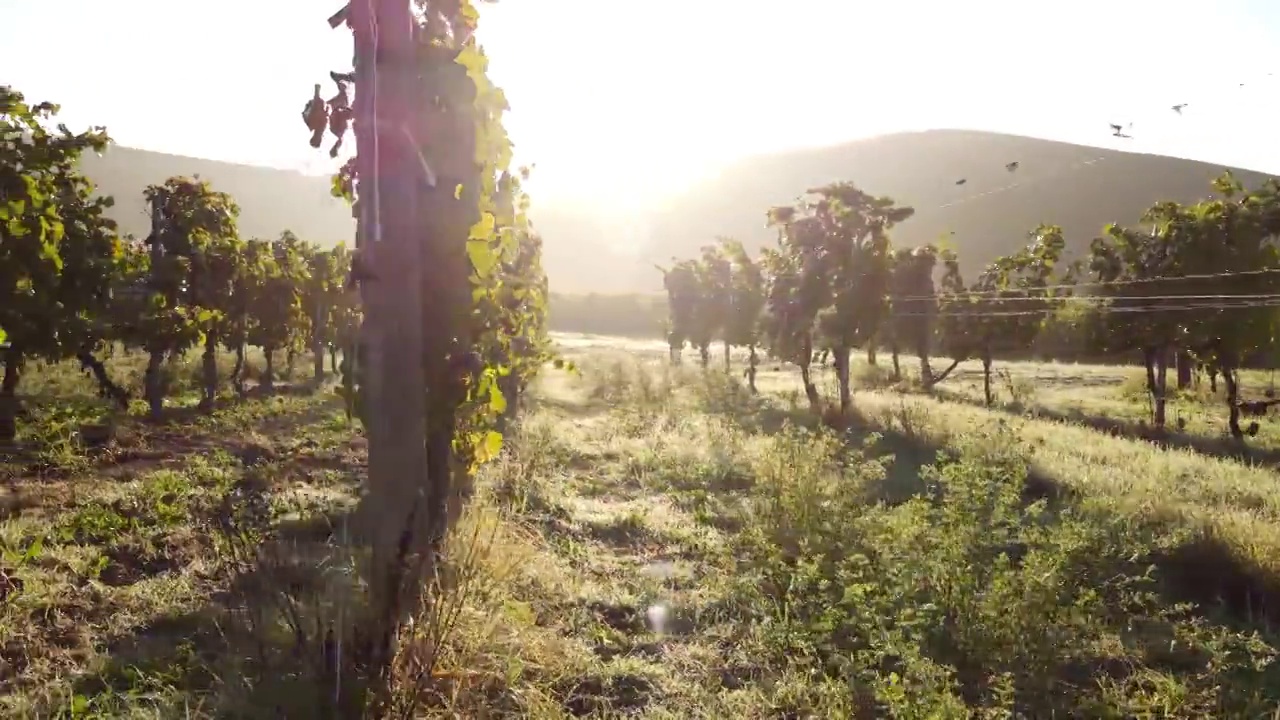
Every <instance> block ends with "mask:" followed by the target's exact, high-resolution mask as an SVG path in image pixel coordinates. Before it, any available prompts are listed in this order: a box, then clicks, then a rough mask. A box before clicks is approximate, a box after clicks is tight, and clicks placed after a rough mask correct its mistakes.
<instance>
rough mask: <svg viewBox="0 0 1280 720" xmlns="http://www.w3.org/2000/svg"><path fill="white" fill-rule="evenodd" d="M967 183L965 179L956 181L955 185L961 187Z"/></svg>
mask: <svg viewBox="0 0 1280 720" xmlns="http://www.w3.org/2000/svg"><path fill="white" fill-rule="evenodd" d="M967 182H969V180H968V179H967V178H960V179H959V180H957V181H956V184H957V185H963V184H965V183H967Z"/></svg>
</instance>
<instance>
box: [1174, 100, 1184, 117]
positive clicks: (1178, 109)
mask: <svg viewBox="0 0 1280 720" xmlns="http://www.w3.org/2000/svg"><path fill="white" fill-rule="evenodd" d="M1186 106H1187V104H1186V103H1182V104H1181V105H1174V106H1173V111H1174V112H1176V113H1178V114H1179V115H1181V114H1182V108H1184V107H1186Z"/></svg>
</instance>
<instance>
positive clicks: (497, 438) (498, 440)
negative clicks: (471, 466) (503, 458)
mask: <svg viewBox="0 0 1280 720" xmlns="http://www.w3.org/2000/svg"><path fill="white" fill-rule="evenodd" d="M500 452H502V433H500V432H497V431H496V430H489V431H487V432H485V434H484V438H483V439H482V440H481V441H480V443H479V444H478V445H477V446H476V462H477V463H481V464H483V463H487V462H489V461H490V460H492V459H494V458H496V457H498V453H500Z"/></svg>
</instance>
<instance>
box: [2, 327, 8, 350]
mask: <svg viewBox="0 0 1280 720" xmlns="http://www.w3.org/2000/svg"><path fill="white" fill-rule="evenodd" d="M8 344H9V333H7V332H5V331H4V328H0V347H3V346H5V345H8Z"/></svg>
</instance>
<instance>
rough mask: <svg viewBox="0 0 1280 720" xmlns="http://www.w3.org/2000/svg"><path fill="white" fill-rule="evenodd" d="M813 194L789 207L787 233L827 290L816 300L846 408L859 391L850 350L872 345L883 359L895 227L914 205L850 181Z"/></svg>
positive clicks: (807, 269)
mask: <svg viewBox="0 0 1280 720" xmlns="http://www.w3.org/2000/svg"><path fill="white" fill-rule="evenodd" d="M808 194H809V196H810V198H808V199H805V200H803V201H802V202H801V203H800V204H799V205H797V206H795V207H794V208H791V209H790V210H788V211H785V212H784V214H785V215H787V216H788V217H789V218H790V219H789V222H788V223H787V228H788V229H787V232H785V233H784V235H783V237H784V238H785V239H786V240H787V241H788V242H790V243H792V244H794V245H795V247H796V252H797V253H798V254H799V256H801V257H803V258H804V259H805V260H804V263H803V265H802V267H803V268H804V270H803V272H804V273H805V274H806V275H808V276H810V282H812V283H815V284H816V286H817V287H820V288H821V291H820V292H819V293H818V294H817V296H816V298H815V299H817V300H818V301H819V305H820V309H819V312H820V313H821V315H820V317H819V329H820V332H821V334H822V337H823V339H824V341H825V342H826V343H828V344H829V345H830V347H831V350H832V357H833V361H834V364H835V368H836V378H837V382H838V383H839V387H840V409H841V412H847V411H848V410H849V409H850V408H851V407H852V397H853V396H852V392H851V389H850V385H849V369H850V368H849V354H850V351H851V350H852V349H853V348H855V347H866V348H867V359H868V362H870V363H871V364H875V347H876V342H877V341H878V339H879V336H880V333H881V330H882V325H883V323H884V319H885V315H886V312H887V310H888V303H887V301H888V295H889V275H890V268H891V262H892V257H891V250H890V245H889V236H888V231H889V230H890V229H891V228H892V227H893V226H895V225H897V224H898V223H900V222H902V221H904V220H906V219H907V218H910V217H911V215H912V213H913V212H914V211H913V210H912V209H911V208H904V207H898V206H896V205H895V204H894V201H893V200H892V199H891V198H888V197H876V196H873V195H869V194H867V193H865V192H863V191H862V190H860V189H858V187H857V186H855V185H854V184H853V183H848V182H840V183H833V184H830V185H826V186H823V187H820V188H815V189H811V190H809V191H808ZM823 310H828V311H827V312H823Z"/></svg>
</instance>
